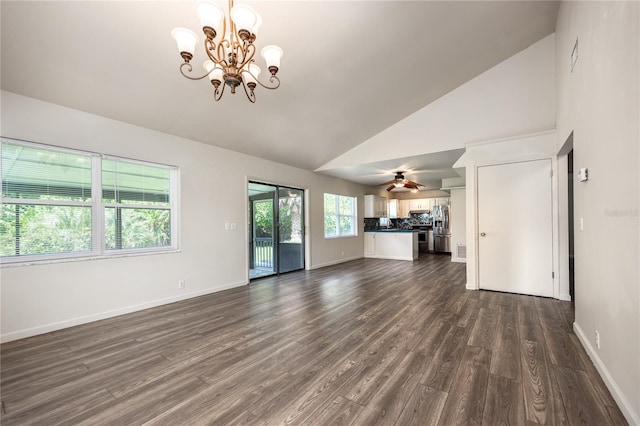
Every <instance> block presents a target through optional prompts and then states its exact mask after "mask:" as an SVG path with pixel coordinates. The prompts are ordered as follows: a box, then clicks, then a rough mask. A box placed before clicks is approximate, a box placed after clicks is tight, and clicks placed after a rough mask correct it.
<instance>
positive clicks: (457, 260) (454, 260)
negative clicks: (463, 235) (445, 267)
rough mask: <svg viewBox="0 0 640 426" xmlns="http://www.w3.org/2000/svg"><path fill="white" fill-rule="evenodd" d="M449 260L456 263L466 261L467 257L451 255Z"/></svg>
mask: <svg viewBox="0 0 640 426" xmlns="http://www.w3.org/2000/svg"><path fill="white" fill-rule="evenodd" d="M451 261H452V262H456V263H467V259H464V258H462V257H453V256H451Z"/></svg>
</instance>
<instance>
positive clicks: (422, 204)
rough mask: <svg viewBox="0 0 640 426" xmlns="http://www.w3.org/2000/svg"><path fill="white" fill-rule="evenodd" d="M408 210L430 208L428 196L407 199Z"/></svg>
mask: <svg viewBox="0 0 640 426" xmlns="http://www.w3.org/2000/svg"><path fill="white" fill-rule="evenodd" d="M409 207H410V208H409V210H431V207H432V204H431V201H430V199H429V198H417V199H413V200H409Z"/></svg>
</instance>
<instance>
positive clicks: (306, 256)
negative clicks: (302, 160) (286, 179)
mask: <svg viewBox="0 0 640 426" xmlns="http://www.w3.org/2000/svg"><path fill="white" fill-rule="evenodd" d="M251 183H255V184H262V185H269V186H273V187H275V188H276V191H275V194H276V198H275V200H274V216H275V221H274V224H273V228H274V252H275V253H274V254H275V257H276V259H275V260H276V262H277V263H276V265H275V269H276V272H275V273H274V274H272V275H267V276H271V277H272V276H274V275H275V276H277V275H280V271H279V269H280V267H279V262H280V259H279V257H280V249H279V247H275V244H276V241H279V240H278V238H279V235H278V238H275V237H276V235H275V234H279V232H280V229H279V217H278V216H279V211H278V200H279V196H278V189H279V188H290V189H295V190H299V191H302V194H303V195H302V197H303V200H302V214H303V222H304V223H303V224H302V235H303V244H302V251H303V253H302V258H303V262H304V264H303V267H302V268H301V269H296V271H300V270H309V261H310V254H309V253H310V250H309V246H310V242H309V235H308V232H307V229H309V227H308V224H309V202H308V200H309V189H308V188H303V187H297V186H293V185H290V184H286V183H277V182H273V181H270V180H268V179H262V178H260V177H252V176H245V185H244V194H245V209H244V215H245V218H244V223H245V224H247V225H248V224H249V220H250V218H249V214H250V212H251V211H252V210H253V209H252V208H250V206H249V203H251V200H249V197H248V195H247V194H248V193H249V185H250V184H251ZM251 224H252V225H251V227H249V226H245V227H244V228H245V235H244V241H245V249H246V252H245V253H246V268H245V274H246V275H245V277H246V281H245V282H246V283H247V284H249V283H250V282H251V279H250V277H249V269H250V267H251V258H250V255H249V250H250V247H249V246H250V245H251V244H250V242H249V239H250V237H251V236H252V233H253V229H251V228H253V226H254V225H253V218H251ZM277 245H278V246H279V244H277ZM289 272H294V271H289Z"/></svg>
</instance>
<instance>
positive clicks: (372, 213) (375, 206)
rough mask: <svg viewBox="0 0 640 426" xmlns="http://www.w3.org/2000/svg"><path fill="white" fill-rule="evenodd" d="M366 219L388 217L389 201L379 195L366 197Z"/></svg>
mask: <svg viewBox="0 0 640 426" xmlns="http://www.w3.org/2000/svg"><path fill="white" fill-rule="evenodd" d="M364 217H365V218H375V217H387V199H386V198H384V197H379V196H377V195H365V196H364Z"/></svg>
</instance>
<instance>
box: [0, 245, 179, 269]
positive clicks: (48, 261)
mask: <svg viewBox="0 0 640 426" xmlns="http://www.w3.org/2000/svg"><path fill="white" fill-rule="evenodd" d="M181 251H182V250H180V249H177V248H168V249H166V250H154V251H134V252H127V253H113V254H111V253H109V254H102V255H87V256H75V257H66V258H58V259H43V260H25V261H12V262H6V261H4V260H0V268H1V269H4V268H13V267H22V266H37V265H50V264H54V263H73V262H87V261H96V260H108V259H118V258H123V257H137V256H154V255H159V254H173V253H180V252H181Z"/></svg>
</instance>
